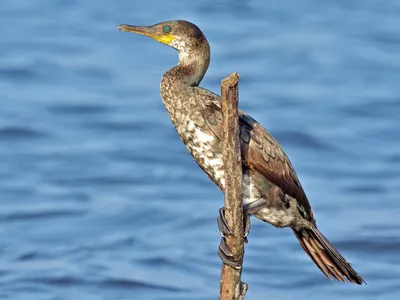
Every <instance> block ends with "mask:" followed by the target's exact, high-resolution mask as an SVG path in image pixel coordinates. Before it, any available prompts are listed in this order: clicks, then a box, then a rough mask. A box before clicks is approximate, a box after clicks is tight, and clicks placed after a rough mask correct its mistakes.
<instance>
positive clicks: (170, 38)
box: [150, 33, 175, 45]
mask: <svg viewBox="0 0 400 300" xmlns="http://www.w3.org/2000/svg"><path fill="white" fill-rule="evenodd" d="M150 37H152V38H153V39H155V40H156V41H158V42H160V43H163V44H166V45H168V44H169V43H171V42H172V41H173V40H174V39H175V37H174V36H173V35H172V34H170V33H166V34H163V35H161V36H150Z"/></svg>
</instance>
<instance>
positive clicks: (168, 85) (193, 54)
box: [161, 43, 210, 124]
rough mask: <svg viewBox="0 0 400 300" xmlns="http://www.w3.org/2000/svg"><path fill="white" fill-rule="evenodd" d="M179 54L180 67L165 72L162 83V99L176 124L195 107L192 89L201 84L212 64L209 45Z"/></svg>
mask: <svg viewBox="0 0 400 300" xmlns="http://www.w3.org/2000/svg"><path fill="white" fill-rule="evenodd" d="M183 48H184V47H183ZM178 52H179V63H178V65H177V66H175V67H173V68H172V69H169V70H168V71H167V72H165V74H164V76H163V78H162V81H161V98H162V100H163V102H164V105H165V107H166V109H167V111H168V113H169V115H170V118H171V120H172V121H173V122H174V124H175V121H176V120H178V119H181V118H182V117H183V116H184V115H185V114H186V111H187V110H190V107H191V106H192V105H195V101H194V100H195V99H191V98H192V97H191V94H192V89H193V88H194V87H197V86H198V85H199V84H200V82H201V80H202V79H203V77H204V75H205V74H206V72H207V69H208V65H209V63H210V48H209V45H208V43H204V44H203V45H202V46H201V47H199V46H198V47H195V48H190V49H183V50H179V49H178Z"/></svg>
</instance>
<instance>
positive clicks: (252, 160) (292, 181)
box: [196, 89, 314, 220]
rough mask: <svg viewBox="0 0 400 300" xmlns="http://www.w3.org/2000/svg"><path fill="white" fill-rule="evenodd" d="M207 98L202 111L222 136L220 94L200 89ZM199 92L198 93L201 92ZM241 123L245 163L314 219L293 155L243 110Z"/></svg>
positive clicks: (203, 102)
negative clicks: (290, 158) (291, 156)
mask: <svg viewBox="0 0 400 300" xmlns="http://www.w3.org/2000/svg"><path fill="white" fill-rule="evenodd" d="M197 91H198V92H200V93H201V94H202V95H201V96H202V97H200V99H202V100H203V101H201V103H202V104H201V105H202V113H203V116H204V118H205V120H206V122H207V124H208V125H209V127H210V129H211V130H212V131H213V132H214V134H215V135H216V136H217V137H218V138H219V139H222V112H221V107H220V97H219V96H218V95H215V94H214V93H211V92H209V91H207V90H203V89H198V90H197ZM197 91H196V92H197ZM239 118H240V119H239V126H240V139H241V151H242V159H243V164H244V165H246V166H247V167H248V168H250V169H252V170H255V171H257V172H259V173H261V174H262V175H264V176H265V177H266V178H267V179H268V180H269V181H271V182H272V183H274V184H276V185H277V186H279V187H280V188H281V189H282V190H283V192H284V193H285V194H287V195H289V196H291V197H293V198H295V199H296V200H297V201H298V203H299V208H300V211H301V212H302V213H303V215H304V216H305V217H306V218H307V219H310V220H313V219H314V216H313V213H312V210H311V206H310V203H309V202H308V199H307V196H306V194H305V193H304V190H303V188H302V186H301V184H300V181H299V179H298V178H297V175H296V172H295V170H294V168H293V166H292V163H291V162H290V160H289V158H288V157H287V155H286V154H285V152H284V151H283V149H282V147H281V146H280V144H279V143H278V142H277V141H276V140H275V139H274V138H273V137H272V135H271V134H270V133H269V132H268V131H267V130H266V129H265V128H263V127H262V126H261V125H260V124H259V123H258V122H257V121H256V120H254V119H253V118H251V117H250V116H249V115H247V114H246V113H245V112H243V111H241V110H239Z"/></svg>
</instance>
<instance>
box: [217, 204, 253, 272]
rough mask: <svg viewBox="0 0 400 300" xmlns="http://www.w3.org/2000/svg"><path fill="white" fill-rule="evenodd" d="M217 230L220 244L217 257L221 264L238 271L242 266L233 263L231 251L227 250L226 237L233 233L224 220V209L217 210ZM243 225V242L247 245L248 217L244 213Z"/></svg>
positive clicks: (239, 263) (235, 262) (238, 262)
mask: <svg viewBox="0 0 400 300" xmlns="http://www.w3.org/2000/svg"><path fill="white" fill-rule="evenodd" d="M217 223H218V229H219V231H220V233H221V237H222V238H221V242H220V244H219V247H218V255H219V257H220V258H221V260H222V262H223V263H224V264H226V265H229V266H231V267H233V268H236V269H240V268H241V266H242V262H241V261H235V260H234V259H233V256H232V250H231V249H230V248H229V246H228V244H227V243H226V237H227V236H228V235H232V234H233V231H232V229H231V228H230V227H229V225H228V223H227V222H226V219H225V208H224V207H222V208H220V209H219V216H218V218H217ZM243 225H244V236H243V238H244V242H245V243H247V236H248V235H249V231H250V215H249V214H248V213H244V215H243Z"/></svg>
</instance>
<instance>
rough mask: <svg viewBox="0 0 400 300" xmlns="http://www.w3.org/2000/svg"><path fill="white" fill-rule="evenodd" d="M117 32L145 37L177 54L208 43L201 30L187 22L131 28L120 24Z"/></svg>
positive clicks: (168, 22)
mask: <svg viewBox="0 0 400 300" xmlns="http://www.w3.org/2000/svg"><path fill="white" fill-rule="evenodd" d="M118 29H119V30H122V31H126V32H133V33H136V34H142V35H146V36H148V37H151V38H153V39H155V40H156V41H158V42H160V43H163V44H166V45H168V46H171V47H173V48H175V49H176V50H178V51H179V52H185V51H186V50H187V49H189V48H192V49H194V48H196V47H201V46H202V45H203V44H207V47H208V42H207V40H206V38H205V37H204V35H203V33H202V32H201V30H200V29H199V28H198V27H197V26H196V25H194V24H192V23H190V22H187V21H166V22H161V23H158V24H155V25H152V26H133V25H126V24H122V25H119V26H118Z"/></svg>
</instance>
